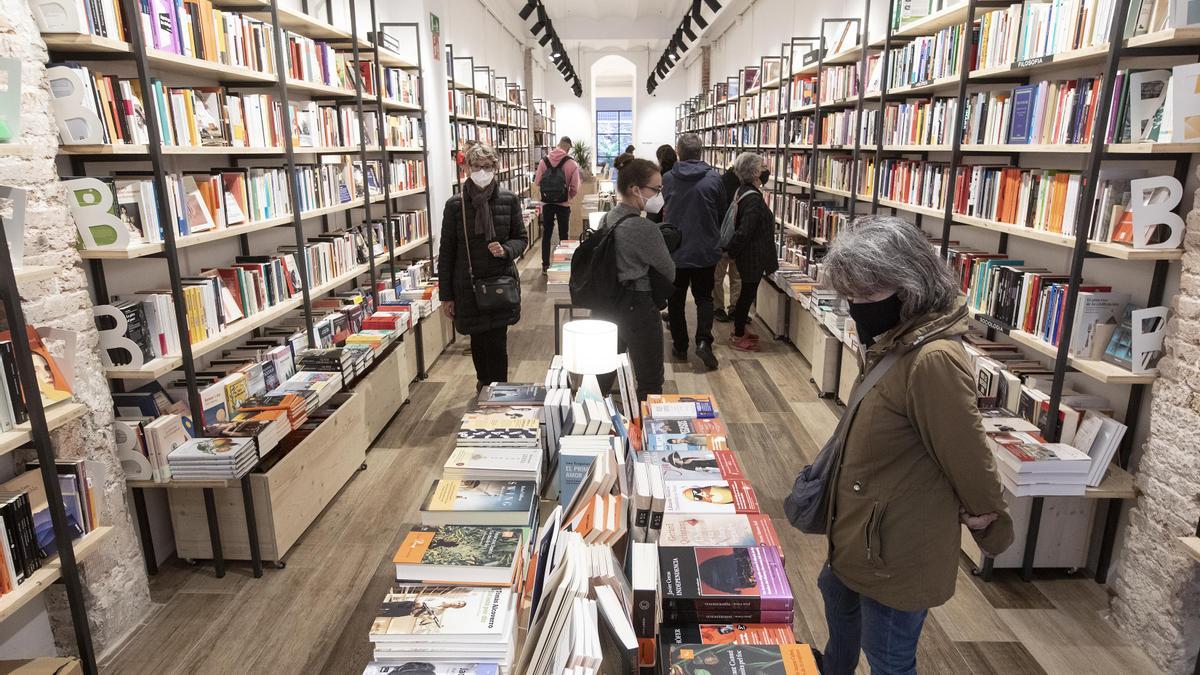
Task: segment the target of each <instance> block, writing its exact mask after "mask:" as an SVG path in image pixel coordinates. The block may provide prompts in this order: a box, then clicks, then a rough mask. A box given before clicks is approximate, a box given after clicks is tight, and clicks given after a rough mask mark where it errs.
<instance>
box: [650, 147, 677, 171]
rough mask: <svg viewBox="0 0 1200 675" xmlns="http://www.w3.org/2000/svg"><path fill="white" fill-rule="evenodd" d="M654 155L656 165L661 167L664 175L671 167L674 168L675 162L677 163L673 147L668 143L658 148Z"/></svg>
mask: <svg viewBox="0 0 1200 675" xmlns="http://www.w3.org/2000/svg"><path fill="white" fill-rule="evenodd" d="M654 154H655V156H656V157H658V165H659V166H661V167H662V170H663V172H664V173H665V172H667V171H670V170H671V167H673V166H675V162H678V161H679V155H677V154H675V147H674V146H672V145H670V144H668V143H664V144H662V145H660V146H658V150H656V151H655V153H654Z"/></svg>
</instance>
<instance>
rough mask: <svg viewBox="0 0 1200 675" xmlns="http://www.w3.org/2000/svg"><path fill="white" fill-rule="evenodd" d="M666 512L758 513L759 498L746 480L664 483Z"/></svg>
mask: <svg viewBox="0 0 1200 675" xmlns="http://www.w3.org/2000/svg"><path fill="white" fill-rule="evenodd" d="M663 487H664V490H663V513H664V514H670V513H691V514H704V515H707V514H710V513H758V512H759V507H758V496H757V495H756V494H755V492H754V488H753V487H751V486H750V483H748V482H746V481H744V480H730V481H725V480H702V479H694V480H668V481H664V486H663Z"/></svg>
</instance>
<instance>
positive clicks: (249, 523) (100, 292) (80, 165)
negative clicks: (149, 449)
mask: <svg viewBox="0 0 1200 675" xmlns="http://www.w3.org/2000/svg"><path fill="white" fill-rule="evenodd" d="M348 5H349V12H350V21H351V32H350V35H351V36H352V39H348V40H338V39H325V38H322V39H324V40H325V41H326V42H328V43H330V44H331V45H337V44H338V43H339V42H343V41H348V42H349V47H348V48H347V47H346V46H345V45H342V46H337V47H336V48H337V49H339V50H342V51H347V50H348V51H349V52H350V54H351V55H352V58H353V61H354V63H355V65H356V67H357V66H358V64H359V63H360V61H361V60H362V56H363V54H364V52H362V50H360V46H359V42H360V41H359V35H360V34H359V31H358V9H357V7H356V6H355V3H354V2H348ZM237 8H238V9H241V10H242V11H245V12H247V13H252V14H268V15H269V22H270V24H271V30H272V37H273V39H274V42H275V44H274V55H273V58H274V61H275V66H276V72H275V80H274V82H273V83H271V84H268V85H265V86H267V87H271V88H274V89H275V91H276V94H277V96H278V97H279V100H280V101H281V102H283V105H281V106H280V112H281V118H282V119H281V124H282V128H284V129H290V128H292V126H291V111H290V108H289V106H288V105H287V102H288V101H289V100H290V99H289V94H288V77H287V66H286V64H287V59H286V58H285V54H284V51H283V45H284V28H283V26H282V23H281V21H280V11H279V6H278V1H277V0H263V1H262V4H261V5H252V6H246V5H239V6H237ZM120 11H121V12H122V14H123V16H124V18H125V22H124V23H125V25H126V26H128V27H129V38H130V52H129V54H128V55H125V54H122V55H119V58H120V57H124V58H131V59H132V61H133V63H134V65H135V68H136V71H137V80H138V84H139V86H140V87H141V91H143V92H148V91H152V88H151V87H150V82H151V78H152V75H151V66H150V60H149V56H148V54H149V50H148V48H147V42H146V36H145V35H144V34H143V24H142V22H141V21H140V8H139V6H138V4H137V1H136V0H120ZM302 11H303V13H304V14H308V2H307V0H305V2H303V3H302ZM370 11H371V24H372V27H378V24H377V21H376V0H370ZM325 13H326V17H325V18H326V21H327V22H328V23H329V24H331V25H332V22H333V6H332V3H327V4H326V12H325ZM386 26H411V27H413V28H414V30H415V31H416V36H417V40H416V43H415V46H416V50H417V57H418V64H417V66H415V67H416V68H417V69H418V70H419V69H420V65H421V62H420V60H421V43H420V28H419V26H418V25H417V24H386ZM301 32H302V31H301ZM51 49H52V51H56V52H65V53H66V54H68V55H71V51H70V49H69V48H68V49H62V50H59V49H55V48H54V47H51ZM379 49H380V45H379V41H378V38H377V40H376V41H375V43H374V44H373V45H372V48H371V53H372V54H373V56H374V67H375V68H377V69H378V68H379V67H380V52H379ZM78 56H79V58H80V60H100V59H101V55H97V54H89V53H84V54H80V55H78ZM377 72H378V71H377ZM216 79H218V80H220V78H219V77H217V78H216ZM354 80H355V89H354V92H353V95H352V96H350V95H346V96H340V95H335V96H332V98H340V99H342V100H345V99H347V98H352V99H353V100H354V102H355V105H356V108H357V112H358V117H359V125H360V126H359V144H358V148H357V153H356V154H358V155H359V161H360V169H361V170H362V175H363V188H364V189H363V195H362V204H360V205H353V204H350V205H346V208H345V209H344V211H345V214H346V220H347V225H348V227H349V228H350V229H355V228H358V227H359V226H360V225H366V227H362V229H365V230H366V232H365V236H366V239H367V244H368V251H369V253H368V256H367V262H366V265H367V271H368V273H369V276H370V284H371V285H370V288H371V293H372V297H373V299H377V292H378V290H377V283H376V282H377V280H378V276H377V269H376V265H375V259H376V256H375V253H374V246H373V236H374V233H373V230H372V228H371V227H370V223H371V222H372V220H371V204H372V202H373V201H375V200H374V199H373V196H372V194H371V191H370V189H369V184H368V181H367V167H368V164H367V162H368V156H369V153H370V152H372V151H373V150H374V149H372V148H368V147H367V145H366V136H367V134H366V128H365V124H366V121H365V115H364V112H365V106H366V105H367V104H368V103H370V101H368V99H366V98H365V97H364V91H363V81H362V77H361V76H358V75H356V76H355V78H354ZM229 84H230V85H231V86H237V87H239V88H246V87H250V86H252V85H247V84H245V83H234V82H229ZM381 84H382V83H380V85H381ZM376 88H377V96H376V99H375V101H374V103H375V104H376V105H377V106H378V113H377V119H378V121H379V122H380V131H381V132H382V129H383V120H384V117H385V114H386V112H385V111H386V106H385V103H384V100H383V98H382V86H377V87H376ZM419 96H420V98H419V101H420V105H419V108H420V110H419V111H412V112H415V113H417V114H420V116H421V122H422V125H423V123H424V92H423V89H421V88H419ZM321 97H322V98H330V97H331V96H330V95H327V94H322V95H321ZM314 98H315V96H314ZM143 106H144V107H145V109H146V117H147V119H151V120H154V119H158V111H157V102H156V101H155V99H154V97H152V96H148V97H146V98H145V100H144V101H143ZM147 134H148V137H149V143H148V144H147V148H146V153H145V155H144V157H143V156H140V155H133V156H131V158H132V159H134V160H135V161H148V162H149V163H150V165H151V170H152V173H153V183H154V188H155V192H156V193H157V194H159V195H166V194H168V188H167V179H166V176H167V173H168V162H169V160H168V159H167V155H165V154H164V152H163V150H162V147H163V145H162V138H161V134H160V133H159V128H158V125H156V124H148V125H147ZM424 135H425V134H424V129H422V137H424ZM282 137H283V159H284V161H285V165H286V168H287V171H288V175H289V179H288V181H287V189H288V193H289V197H290V200H291V203H292V205H293V209H292V214H291V223H290V225H291V227H292V229H293V231H294V233H295V244H296V246H297V248H298V249H300V250H303V249H304V248H305V234H304V229H303V222H304V220H306V219H307V217H306V216H304V214H303V212H302V211H301V210H300V208H299V205H300V192H299V181H298V176H297V172H296V155H297V154H299V153H298V152H297V149H296V148H295V147H294V145H293V141H292V135H291V134H288V133H284V134H282ZM379 140H380V141H381V148H380V149H382V150H384V151H385V155H384V156H385V157H387V154H386V151H387V148H386V144H385V143H383V141H384V139H383V137H382V133H381V134H380V139H379ZM301 152H303V150H302V151H301ZM337 152H338V153H339V154H350V153H349V152H347V151H345V150H338V151H337ZM304 154H310V153H304ZM311 154H324V153H311ZM117 159H122V157H113V156H106V155H99V156H95V157H83V156H79V155H71V159H70V161H71V165H72V169H73V170H74V172H75V173H76V175H85V174H86V163H87V161H89V160H98V161H106V162H107V161H114V160H117ZM422 159H423V167H424V169H425V176H426V178H425V183H426V186H425V188H424V189H423V190H422V191H423V192H424V194H425V200H426V203H425V210H426V217H427V218H428V217H430V216H429V213H430V209H429V191H428V152H427V150H426V151H424V152H423V153H422ZM231 162H233V163H236V162H237V158H236V157H233V158H232V159H231ZM388 164H389V162H388V161H387V160H386V159H385V160H384V161H383V162H382V167H383V171H382V173H383V175H381V176H379V177H378V178H379V180H381V181H382V182H383V188H384V195H383V201H384V202H385V210H384V213H385V217H386V218H387V228H386V232H388V240H389V241H388V245H387V248H388V251H389V255H388V264H389V266H391V268H392V275H393V276H392V278H393V282H394V280H395V256H396V249H395V242H394V238H393V237H392V236H391V234H392V228H391V222H390V215H391V199H392V198H393V196H392V195H391V194H390V176H389V174H388V171H387V169H388ZM409 194H411V192H410V193H409ZM400 196H407V195H400ZM156 201H157V210H158V219H159V222H161V223H166V224H168V225H167V226H164V227H163V228H162V230H163V252H162V253H161V254H158V255H156V256H155V257H160V258H162V259H163V260H165V262H166V264H167V276H168V278H169V281H170V288H171V292H172V294H173V296H174V297H182V296H183V287H182V281H181V278H182V276H183V274H182V271H181V266H180V262H179V255H178V250H179V249H178V246H177V241H176V239H177V235H176V232H175V228H174V227H171V226H169V223H171V222H172V219H171V214H170V206H169V202H168V200H166V199H157V200H156ZM355 209H362V210H363V212H364V214H363V217H362V219H361V220H360V221H357V224H356V220H355V218H354V217H353V215H352V213H353V211H354V210H355ZM321 219H322V229H323V231H328V230H329V216H328V214H324V215H322V216H321ZM284 226H286V225H284ZM238 239H239V246H240V252H241V254H243V255H247V254H249V252H250V251H249V249H250V246H249V239H248V234H241V235H238ZM428 243H429V255H430V257H431V258H432V256H433V243H432V236H430V237H429V242H428ZM88 262H89V268H90V271H91V277H92V286H93V290H94V297H95V301H96V303H97V304H108V303H109V301H110V296H109V292H108V287H107V283H106V279H105V269H104V263H103V262H102V261H101V260H100V259H98V258H92V259H89V260H88ZM298 272H299V275H300V278H301V300H302V302H301V305H300V309H301V310H302V314H303V317H304V322H305V326H306V329H307V339H308V346H309V347H310V348H312V347H316V344H317V343H316V337H315V331H314V330H313V324H314V314H313V307H312V296H311V293H310V291H311V289H312V281H311V279H310V278H309V270H308V267H307V264H305V265H300V266H299V270H298ZM346 283H347V284H353V285H357V284H358V279H351V280H348V281H347V282H346ZM173 305H174V310H175V321H176V326H177V328H178V331H179V334H180V352H181V353H180V357H181V361H182V364H181V368H182V370H183V373H184V381H185V383H186V388H187V391H188V399H189V400H188V403H189V411H190V413H191V416H192V420H193V425H194V429H193V432H194V434H195V435H196V436H202V435H203V433H204V415H203V408H202V406H201V404H200V397H199V387H198V385H197V379H196V358H195V356H194V354H193V351H192V344H191V340H190V337H189V332H188V330H187V325H188V322H187V316H186V309H185V307H184V305H183V303H178V302H176V303H173ZM418 336H419V332H418ZM419 348H420V346H419V345H418V349H419ZM422 373H424V370H423V369H422ZM146 379H147V380H149V379H154V378H150V377H147V378H146ZM112 386H113V389H114V390H117V391H121V390H123V389H124V381H123V380H122V379H114V380H113V381H112ZM239 483H240V488H241V492H242V501H243V509H244V514H245V520H246V529H247V536H248V539H249V549H250V556H251V566H252V570H253V574H254V576H255V577H260V576H262V558H261V553H260V547H259V541H258V534H257V519H256V513H255V507H254V498H253V493H252V490H251V484H250V476H249V474H247V475H246V476H244V477H243V478H242V479H241V480H240V481H239ZM165 486H166V484H164V485H162V486H157V487H165ZM183 487H186V486H183ZM143 489H149V488H147V487H141V486H136V487H135V486H131V492H132V495H133V503H134V511H135V520H136V522H137V524H138V528H139V532H140V535H141V537H140V538H141V543H142V550H143V556H144V558H145V565H146V569H147V572H148V573H149V574H152V575H153V574H156V573H157V571H158V565H157V559H156V555H155V552H154V546H153V540H152V536H151V532H150V524H149V517H148V514H147V512H146V504H145V497H144V495H143V493H142V490H143ZM199 489H200V490H201V492H202V495H203V499H204V506H205V514H206V520H207V524H208V531H209V540H210V544H211V547H212V556H213V557H212V561H213V566H214V571H215V574H216V576H217V577H223V576H224V575H225V567H226V566H225V559H224V555H223V551H222V547H221V535H220V526H219V523H218V519H217V509H216V499H215V491H214V488H212V487H200V488H199ZM280 564H282V562H280Z"/></svg>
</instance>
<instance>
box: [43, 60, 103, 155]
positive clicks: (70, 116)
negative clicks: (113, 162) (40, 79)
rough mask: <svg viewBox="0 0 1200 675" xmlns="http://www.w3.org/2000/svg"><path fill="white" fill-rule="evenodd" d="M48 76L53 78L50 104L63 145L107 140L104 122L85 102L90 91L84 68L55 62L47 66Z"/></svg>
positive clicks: (86, 143)
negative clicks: (82, 71)
mask: <svg viewBox="0 0 1200 675" xmlns="http://www.w3.org/2000/svg"><path fill="white" fill-rule="evenodd" d="M46 79H47V80H49V81H50V96H51V106H50V107H51V110H53V112H54V121H55V123H56V124H57V125H58V131H59V135H60V137H61V138H62V142H63V145H98V144H101V143H104V126H103V125H102V124H101V123H100V118H99V117H98V116H97V115H96V113H94V112H92V110H90V109H89V108H88V107H87V105H86V104H85V103H84V97H85V96H88V95H89V94H88V93H87V92H88V87H87V85H85V84H84V83H83V76H82V75H81V71H78V70H75V69H74V68H68V67H67V66H55V67H53V68H47V69H46Z"/></svg>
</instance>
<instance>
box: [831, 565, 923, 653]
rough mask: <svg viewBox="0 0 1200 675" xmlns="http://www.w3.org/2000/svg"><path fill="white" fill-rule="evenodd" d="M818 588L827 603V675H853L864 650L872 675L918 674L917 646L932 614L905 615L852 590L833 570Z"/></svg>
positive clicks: (909, 613)
mask: <svg viewBox="0 0 1200 675" xmlns="http://www.w3.org/2000/svg"><path fill="white" fill-rule="evenodd" d="M817 586H818V587H820V589H821V595H822V596H823V597H824V598H825V622H826V623H828V624H829V642H827V643H825V651H824V653H823V654H822V655H821V672H822V673H824V675H851V674H852V673H853V672H854V669H855V668H856V667H857V666H858V652H859V648H860V647H861V648H862V651H863V652H864V653H866V655H867V663H868V664H870V666H871V675H916V672H917V641H918V640H919V639H920V637H921V627H922V626H923V625H924V624H925V615H926V614H927V613H928V610H924V609H921V610H917V611H914V612H905V611H901V610H898V609H892V608H891V607H888V606H886V605H882V604H880V603H878V602H876V601H875V600H872V599H871V598H868V597H866V596H863V595H859V594H858V593H856V592H854V591H852V590H850V589H849V588H847V587H846V585H845V584H843V583H842V580H841V579H838V578H837V575H836V574H834V573H833V570H832V569H831V568H830V567H829V565H825V567H824V568H823V569H822V570H821V576H820V577H819V578H818V579H817Z"/></svg>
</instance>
